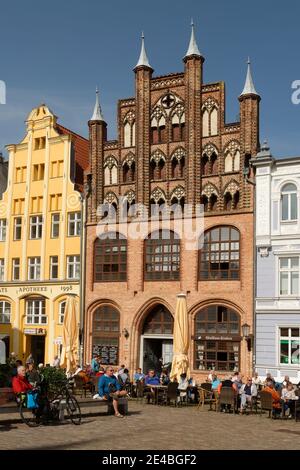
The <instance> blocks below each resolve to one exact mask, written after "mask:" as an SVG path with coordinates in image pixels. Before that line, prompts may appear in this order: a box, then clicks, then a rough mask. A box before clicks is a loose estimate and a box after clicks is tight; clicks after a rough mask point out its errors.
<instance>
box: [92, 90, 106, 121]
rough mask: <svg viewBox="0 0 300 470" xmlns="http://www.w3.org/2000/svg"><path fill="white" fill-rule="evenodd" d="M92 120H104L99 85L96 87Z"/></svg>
mask: <svg viewBox="0 0 300 470" xmlns="http://www.w3.org/2000/svg"><path fill="white" fill-rule="evenodd" d="M90 121H103V122H104V118H103V115H102V111H101V106H100V103H99V90H98V87H96V102H95V107H94V112H93V115H92V117H91V119H90Z"/></svg>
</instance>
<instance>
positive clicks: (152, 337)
mask: <svg viewBox="0 0 300 470" xmlns="http://www.w3.org/2000/svg"><path fill="white" fill-rule="evenodd" d="M173 324H174V320H173V317H172V315H171V313H170V312H169V310H168V309H167V308H166V307H165V306H164V305H161V304H158V305H156V306H155V307H153V308H152V309H151V310H150V311H149V313H148V315H147V316H146V318H145V320H144V323H143V326H142V332H141V333H142V334H141V344H140V367H141V368H142V370H143V371H144V372H147V371H148V370H149V369H154V370H155V371H157V372H160V371H161V369H162V365H163V364H168V363H170V362H172V356H173Z"/></svg>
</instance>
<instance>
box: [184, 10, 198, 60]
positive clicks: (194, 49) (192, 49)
mask: <svg viewBox="0 0 300 470" xmlns="http://www.w3.org/2000/svg"><path fill="white" fill-rule="evenodd" d="M191 27H192V31H191V38H190V43H189V48H188V50H187V53H186V54H185V57H184V58H185V59H186V58H187V57H189V56H191V55H197V56H198V57H202V54H201V52H200V51H199V47H198V45H197V42H196V38H195V29H194V22H193V18H192V19H191Z"/></svg>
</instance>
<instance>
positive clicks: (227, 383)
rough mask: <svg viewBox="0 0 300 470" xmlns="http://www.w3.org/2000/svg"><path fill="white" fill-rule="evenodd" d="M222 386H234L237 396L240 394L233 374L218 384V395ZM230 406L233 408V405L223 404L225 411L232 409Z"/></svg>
mask: <svg viewBox="0 0 300 470" xmlns="http://www.w3.org/2000/svg"><path fill="white" fill-rule="evenodd" d="M222 388H232V389H233V390H234V393H235V396H237V395H238V387H237V384H236V382H232V377H231V376H228V377H227V378H225V379H224V380H222V382H220V384H219V385H218V388H217V392H218V395H220V393H221V390H222ZM230 408H231V405H222V410H223V411H226V410H230Z"/></svg>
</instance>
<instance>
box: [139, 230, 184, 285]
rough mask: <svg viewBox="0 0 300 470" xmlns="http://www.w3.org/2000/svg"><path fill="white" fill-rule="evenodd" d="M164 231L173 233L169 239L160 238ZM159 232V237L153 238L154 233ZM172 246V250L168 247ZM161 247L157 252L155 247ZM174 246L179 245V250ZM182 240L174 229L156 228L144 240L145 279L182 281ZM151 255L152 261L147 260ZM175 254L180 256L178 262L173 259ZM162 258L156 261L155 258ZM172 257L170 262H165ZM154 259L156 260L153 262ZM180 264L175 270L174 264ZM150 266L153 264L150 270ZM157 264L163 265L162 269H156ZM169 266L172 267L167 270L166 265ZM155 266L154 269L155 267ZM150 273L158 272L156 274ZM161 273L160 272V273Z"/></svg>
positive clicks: (152, 280)
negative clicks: (148, 268)
mask: <svg viewBox="0 0 300 470" xmlns="http://www.w3.org/2000/svg"><path fill="white" fill-rule="evenodd" d="M163 231H167V232H169V234H170V235H171V234H173V235H171V236H170V238H168V239H163V238H160V237H161V236H162V233H163ZM157 232H159V238H151V236H152V234H154V233H157ZM159 242H161V243H159ZM168 246H170V251H168V249H166V248H167V247H168ZM158 247H161V251H160V252H155V248H158ZM174 247H178V249H177V250H175V249H174ZM181 252H182V250H181V240H180V238H179V236H178V235H177V233H176V232H174V231H173V230H161V229H160V230H154V231H153V232H151V233H150V234H149V235H148V237H147V238H145V240H144V280H145V281H147V282H149V281H151V282H154V281H162V280H163V281H180V275H181V256H182V254H181ZM148 256H150V257H151V258H152V259H151V262H148V261H147V257H148ZM173 256H174V257H175V256H178V260H177V262H176V261H175V260H174V259H173ZM157 257H159V258H161V261H158V262H157V261H156V260H155V258H157ZM168 257H170V259H169V261H168V262H164V260H167V258H168ZM153 259H154V262H153ZM176 264H177V265H178V268H177V269H176V270H173V269H172V268H173V266H176ZM148 266H152V269H151V270H150V271H149V270H147V267H148ZM156 266H161V267H162V269H159V270H156V269H155V267H156ZM165 266H167V267H169V268H171V269H167V270H165V269H164V267H165ZM153 267H154V269H153ZM150 273H156V276H154V275H152V276H151V274H150ZM158 273H159V274H158Z"/></svg>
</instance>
